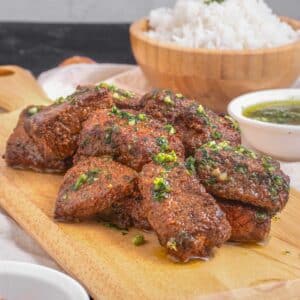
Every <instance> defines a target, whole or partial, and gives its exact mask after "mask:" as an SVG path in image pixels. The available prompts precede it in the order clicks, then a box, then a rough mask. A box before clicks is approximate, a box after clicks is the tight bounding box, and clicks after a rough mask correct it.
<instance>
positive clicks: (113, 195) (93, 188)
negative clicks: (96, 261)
mask: <svg viewBox="0 0 300 300" xmlns="http://www.w3.org/2000/svg"><path fill="white" fill-rule="evenodd" d="M136 186H137V173H136V172H135V171H133V170H131V169H129V168H128V167H125V166H123V165H120V164H119V163H117V162H114V161H112V160H111V158H109V157H90V158H87V159H84V160H82V161H80V162H79V163H78V164H77V165H76V166H74V167H72V168H71V169H69V170H68V172H67V173H66V174H65V176H64V180H63V183H62V185H61V187H60V190H59V193H58V197H57V202H56V208H55V218H56V219H59V220H66V221H71V220H77V219H84V218H89V217H92V216H94V215H97V214H100V213H101V212H102V211H104V210H106V209H107V208H110V207H111V206H112V204H113V203H115V202H117V201H119V200H121V199H124V198H127V197H129V196H131V195H133V194H134V192H135V189H136Z"/></svg>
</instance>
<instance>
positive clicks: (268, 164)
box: [261, 156, 276, 173]
mask: <svg viewBox="0 0 300 300" xmlns="http://www.w3.org/2000/svg"><path fill="white" fill-rule="evenodd" d="M261 160H262V164H263V167H264V169H265V170H266V171H267V172H268V173H272V172H274V171H275V170H276V168H275V167H274V165H273V164H272V159H271V158H269V157H267V156H264V157H262V159H261Z"/></svg>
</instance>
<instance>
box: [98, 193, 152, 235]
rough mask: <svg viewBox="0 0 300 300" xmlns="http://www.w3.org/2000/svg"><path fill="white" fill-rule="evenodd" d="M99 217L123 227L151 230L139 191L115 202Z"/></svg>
mask: <svg viewBox="0 0 300 300" xmlns="http://www.w3.org/2000/svg"><path fill="white" fill-rule="evenodd" d="M99 217H100V218H101V219H102V220H104V221H109V222H110V223H112V224H114V225H116V226H117V227H118V228H121V229H127V228H129V227H131V226H134V227H136V228H140V229H143V230H151V226H150V224H149V222H148V220H147V217H146V216H145V210H144V209H143V207H142V197H141V195H140V193H139V192H138V191H137V192H136V193H135V194H134V195H132V196H129V197H127V198H124V199H121V200H119V201H117V202H114V203H113V204H112V206H111V207H110V208H108V209H106V210H105V211H103V212H102V213H101V214H100V215H99Z"/></svg>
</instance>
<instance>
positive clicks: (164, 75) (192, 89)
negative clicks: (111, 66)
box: [130, 17, 300, 112]
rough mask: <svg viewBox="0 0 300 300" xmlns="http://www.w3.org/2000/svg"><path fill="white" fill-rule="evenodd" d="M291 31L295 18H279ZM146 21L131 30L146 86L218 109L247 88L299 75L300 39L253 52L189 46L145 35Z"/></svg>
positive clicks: (284, 83) (298, 25) (280, 83)
mask: <svg viewBox="0 0 300 300" xmlns="http://www.w3.org/2000/svg"><path fill="white" fill-rule="evenodd" d="M282 19H283V21H285V22H287V23H289V24H290V25H291V26H293V27H294V28H295V29H300V22H299V21H297V20H293V19H289V18H286V17H283V18H282ZM147 30H148V22H147V20H146V19H142V20H140V21H137V22H135V23H134V24H133V25H131V28H130V38H131V46H132V50H133V53H134V56H135V58H136V60H137V62H138V64H139V65H140V67H141V68H142V70H143V71H144V73H145V75H146V77H147V79H148V80H149V81H150V83H151V85H152V86H154V87H157V88H165V89H171V90H175V91H178V92H180V93H183V94H185V95H188V96H190V97H194V98H196V99H198V100H199V101H201V103H202V104H205V105H207V106H208V107H210V108H212V109H214V110H216V111H219V112H224V111H226V108H227V105H228V103H229V101H231V100H232V99H233V98H235V97H237V96H240V95H241V94H243V93H246V92H252V91H257V90H262V89H273V88H283V87H289V86H291V84H292V83H293V82H294V81H295V80H296V79H297V78H298V76H299V75H300V41H297V42H294V43H291V44H289V45H286V46H282V47H277V48H270V49H258V50H214V49H204V48H199V49H193V48H184V47H181V46H177V45H176V44H174V43H163V42H158V41H156V40H154V39H151V38H149V37H148V36H147V35H146V34H145V31H147Z"/></svg>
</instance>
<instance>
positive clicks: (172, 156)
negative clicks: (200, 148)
mask: <svg viewBox="0 0 300 300" xmlns="http://www.w3.org/2000/svg"><path fill="white" fill-rule="evenodd" d="M153 160H154V161H155V162H156V163H158V164H161V165H163V164H166V163H170V162H177V155H176V153H175V151H174V150H172V151H171V152H169V153H163V152H159V153H158V154H156V155H155V156H154V157H153Z"/></svg>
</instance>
